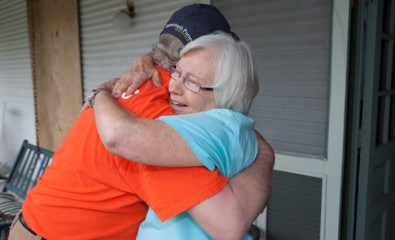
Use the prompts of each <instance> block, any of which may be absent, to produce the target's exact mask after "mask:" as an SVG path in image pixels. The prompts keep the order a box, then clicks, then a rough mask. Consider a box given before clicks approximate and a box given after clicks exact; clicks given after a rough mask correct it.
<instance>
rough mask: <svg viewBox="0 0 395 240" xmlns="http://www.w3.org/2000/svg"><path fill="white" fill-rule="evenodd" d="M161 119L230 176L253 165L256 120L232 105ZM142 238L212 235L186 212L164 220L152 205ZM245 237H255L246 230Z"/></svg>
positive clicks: (199, 238) (205, 162)
mask: <svg viewBox="0 0 395 240" xmlns="http://www.w3.org/2000/svg"><path fill="white" fill-rule="evenodd" d="M159 120H161V121H163V122H165V123H167V124H169V125H170V126H172V127H173V128H174V129H175V130H177V132H178V133H179V134H180V135H181V136H182V137H183V138H184V139H185V141H186V142H187V143H188V145H189V147H190V148H191V149H192V151H193V152H194V154H195V155H196V156H197V158H198V159H199V160H200V161H201V162H202V164H203V165H204V166H205V167H207V168H208V169H210V170H214V168H218V169H219V171H220V172H221V173H222V174H223V175H225V176H226V177H228V178H230V177H232V176H234V175H235V174H237V173H238V172H240V171H241V170H243V169H244V168H246V167H247V166H249V165H250V164H251V163H252V162H253V161H254V160H255V157H256V155H257V153H258V142H257V139H256V136H255V132H254V121H253V120H252V119H251V118H250V117H247V116H245V115H243V114H241V113H238V112H234V111H231V110H228V109H214V110H210V111H207V112H199V113H194V114H187V115H177V116H165V117H160V118H159ZM137 239H138V240H158V239H166V240H185V239H188V240H194V239H196V240H204V239H207V240H208V239H212V238H211V237H210V236H209V235H208V234H207V233H206V232H205V231H204V230H203V229H202V228H201V227H200V225H199V224H198V223H197V222H195V220H194V219H193V218H192V217H191V216H190V215H189V214H188V213H187V212H183V213H181V214H179V215H177V216H175V217H173V218H171V219H169V220H167V221H165V222H162V221H161V220H160V219H159V217H158V216H157V215H156V214H155V212H154V211H153V210H152V209H151V208H149V210H148V213H147V217H146V219H145V220H144V222H143V223H142V224H141V225H140V228H139V231H138V234H137ZM243 239H245V240H246V239H252V237H251V236H249V235H248V234H246V235H245V236H244V238H243Z"/></svg>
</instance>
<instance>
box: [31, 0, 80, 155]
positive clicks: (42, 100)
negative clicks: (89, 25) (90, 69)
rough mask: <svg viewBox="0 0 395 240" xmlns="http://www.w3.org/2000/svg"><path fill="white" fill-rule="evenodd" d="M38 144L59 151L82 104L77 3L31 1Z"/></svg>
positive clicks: (67, 1) (55, 0)
mask: <svg viewBox="0 0 395 240" xmlns="http://www.w3.org/2000/svg"><path fill="white" fill-rule="evenodd" d="M27 8H28V16H29V32H30V35H29V38H30V50H31V56H32V68H33V69H32V73H33V86H34V98H35V110H36V129H37V144H38V145H40V146H42V147H45V148H48V149H51V150H56V149H57V148H58V147H59V145H60V143H61V141H62V140H63V138H64V137H65V135H66V133H67V132H68V130H69V128H70V127H71V125H72V123H73V121H74V120H75V118H76V116H77V115H78V113H79V110H80V109H81V106H82V102H83V91H82V77H81V59H80V43H79V24H78V1H77V0H51V1H47V0H29V1H27Z"/></svg>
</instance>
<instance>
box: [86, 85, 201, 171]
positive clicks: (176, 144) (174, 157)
mask: <svg viewBox="0 0 395 240" xmlns="http://www.w3.org/2000/svg"><path fill="white" fill-rule="evenodd" d="M115 81H116V80H115V79H113V80H111V81H109V82H107V83H104V84H101V85H99V86H98V88H105V89H108V91H100V92H99V93H98V94H97V95H96V96H95V98H94V105H93V109H94V114H95V119H96V124H97V129H98V132H99V135H100V138H101V140H102V142H103V144H104V145H105V147H106V148H107V149H108V150H109V151H110V152H112V153H115V154H117V155H120V156H122V157H124V158H126V159H133V160H134V161H136V162H140V163H144V164H150V165H157V166H201V165H202V163H201V162H200V161H199V160H198V159H197V158H196V156H195V155H194V154H193V152H192V150H191V149H190V148H189V146H188V145H187V143H186V142H185V141H184V139H183V138H182V137H181V135H179V134H178V133H177V131H176V130H174V129H173V128H172V127H170V126H169V125H167V124H166V123H164V122H162V121H158V120H152V119H146V118H138V117H136V116H135V115H133V114H132V113H130V112H129V111H127V110H125V109H123V108H122V107H121V106H120V105H119V104H118V103H117V102H116V101H115V99H114V98H113V97H112V95H111V90H112V88H113V85H114V83H115Z"/></svg>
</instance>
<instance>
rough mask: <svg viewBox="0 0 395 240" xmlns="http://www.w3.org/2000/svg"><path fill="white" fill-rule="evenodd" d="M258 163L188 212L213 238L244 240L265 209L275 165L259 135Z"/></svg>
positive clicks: (270, 151) (269, 149)
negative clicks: (243, 237) (244, 236)
mask: <svg viewBox="0 0 395 240" xmlns="http://www.w3.org/2000/svg"><path fill="white" fill-rule="evenodd" d="M257 138H258V140H259V152H258V156H257V159H256V160H255V162H254V163H253V164H252V165H251V166H249V167H248V168H246V169H245V170H243V171H242V172H240V173H239V174H237V175H235V176H234V177H233V178H231V179H230V180H229V182H228V184H227V185H226V186H225V188H224V189H223V190H221V191H220V192H219V193H217V194H216V195H214V196H213V197H211V198H209V199H207V200H205V201H203V202H201V203H200V204H198V205H196V206H194V207H192V208H191V209H189V210H188V212H189V213H190V214H191V216H192V217H193V218H194V219H195V220H196V221H197V222H198V223H199V224H200V226H202V227H203V229H205V231H206V232H207V233H208V234H209V235H210V236H211V237H213V238H214V239H241V238H242V236H243V235H244V234H245V233H246V232H247V231H248V229H249V227H250V226H251V224H252V222H253V221H254V220H255V219H256V218H257V217H258V215H259V214H260V213H262V212H263V210H264V208H265V207H266V204H267V201H268V198H269V194H270V190H271V176H272V170H273V166H274V153H273V150H272V148H271V147H270V145H269V144H268V143H267V142H266V141H265V139H263V137H262V136H261V135H260V134H259V133H257Z"/></svg>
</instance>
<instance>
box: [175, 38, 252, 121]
mask: <svg viewBox="0 0 395 240" xmlns="http://www.w3.org/2000/svg"><path fill="white" fill-rule="evenodd" d="M198 49H207V50H209V51H211V52H213V53H214V57H215V59H214V76H213V79H214V81H213V87H214V99H215V101H216V104H217V107H218V108H227V109H231V110H233V111H237V112H241V113H243V114H245V115H247V114H248V112H249V110H250V108H251V104H252V100H253V99H254V97H255V96H256V95H257V94H258V91H259V81H258V75H257V73H256V69H255V61H254V58H253V56H252V53H251V50H250V48H249V47H248V45H247V44H246V43H244V42H242V41H237V40H235V39H234V38H232V37H231V36H230V35H228V34H226V33H223V32H215V33H213V34H209V35H205V36H202V37H199V38H197V39H196V40H194V41H192V42H190V43H188V44H187V45H185V47H184V48H183V49H182V51H181V53H180V56H181V57H182V56H183V55H185V54H186V53H188V52H191V51H193V50H198ZM202 67H204V66H202Z"/></svg>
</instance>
